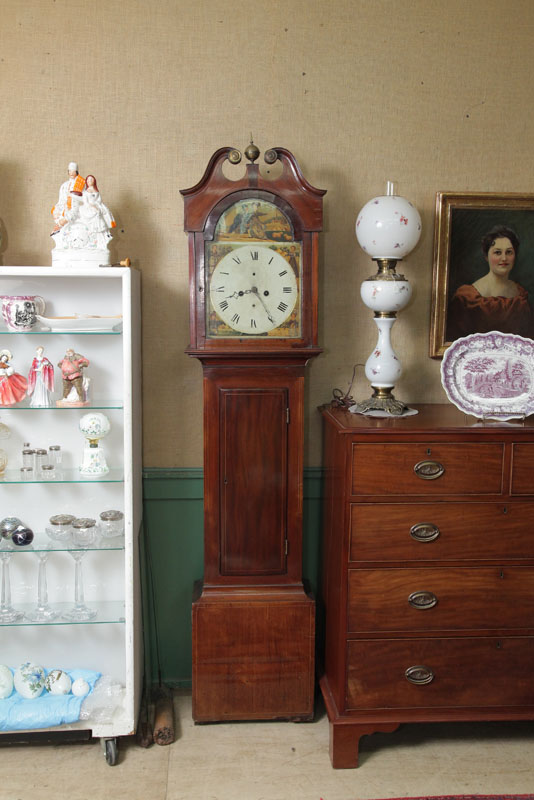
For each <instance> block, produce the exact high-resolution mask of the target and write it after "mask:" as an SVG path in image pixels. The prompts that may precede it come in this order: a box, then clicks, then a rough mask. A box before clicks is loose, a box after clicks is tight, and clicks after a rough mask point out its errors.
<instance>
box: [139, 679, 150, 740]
mask: <svg viewBox="0 0 534 800" xmlns="http://www.w3.org/2000/svg"><path fill="white" fill-rule="evenodd" d="M137 744H138V745H139V747H150V746H151V745H153V744H154V734H153V732H152V725H151V723H150V720H149V710H148V700H147V696H146V690H145V689H143V696H142V698H141V708H140V709H139V722H138V725H137Z"/></svg>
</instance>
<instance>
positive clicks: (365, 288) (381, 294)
mask: <svg viewBox="0 0 534 800" xmlns="http://www.w3.org/2000/svg"><path fill="white" fill-rule="evenodd" d="M360 294H361V298H362V300H363V302H364V303H365V305H366V306H367V308H370V309H371V310H372V311H386V312H388V313H393V312H396V311H402V309H403V308H404V307H405V306H407V305H408V302H409V300H410V297H411V296H412V287H411V286H410V284H409V283H408V281H381V280H375V281H374V280H367V281H363V282H362V285H361V287H360Z"/></svg>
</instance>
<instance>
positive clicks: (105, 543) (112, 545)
mask: <svg viewBox="0 0 534 800" xmlns="http://www.w3.org/2000/svg"><path fill="white" fill-rule="evenodd" d="M5 543H6V540H5V539H0V553H6V552H7V553H11V554H12V555H18V554H19V553H41V552H45V553H63V552H64V553H70V552H72V551H73V550H84V551H93V550H96V551H99V550H124V536H114V537H112V538H109V539H104V538H103V537H101V536H99V537H98V538H97V539H96V540H95V542H94V543H93V544H92V545H89V546H84V547H80V546H79V545H77V544H74V542H73V541H72V540H70V541H69V540H67V541H66V542H58V541H57V540H54V539H50V538H49V537H48V536H47V535H46V533H36V534H35V536H34V539H33V542H32V543H31V544H30V545H26V546H24V547H16V546H15V545H11V546H10V547H9V546H8V547H6V546H5Z"/></svg>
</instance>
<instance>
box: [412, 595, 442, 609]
mask: <svg viewBox="0 0 534 800" xmlns="http://www.w3.org/2000/svg"><path fill="white" fill-rule="evenodd" d="M408 602H409V604H410V605H411V607H412V608H417V609H418V610H419V611H426V610H427V609H429V608H434V606H435V605H437V602H438V598H437V597H436V595H435V594H433V593H432V592H412V593H411V595H410V596H409V598H408Z"/></svg>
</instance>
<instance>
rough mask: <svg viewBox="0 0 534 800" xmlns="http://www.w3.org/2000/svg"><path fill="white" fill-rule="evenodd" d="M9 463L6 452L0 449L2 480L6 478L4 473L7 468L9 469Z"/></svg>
mask: <svg viewBox="0 0 534 800" xmlns="http://www.w3.org/2000/svg"><path fill="white" fill-rule="evenodd" d="M7 461H8V458H7V453H6V451H5V450H2V448H1V447H0V478H3V477H4V473H5V471H6V467H7Z"/></svg>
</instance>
